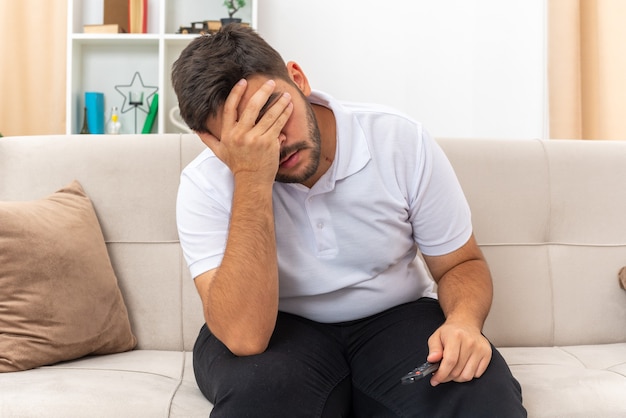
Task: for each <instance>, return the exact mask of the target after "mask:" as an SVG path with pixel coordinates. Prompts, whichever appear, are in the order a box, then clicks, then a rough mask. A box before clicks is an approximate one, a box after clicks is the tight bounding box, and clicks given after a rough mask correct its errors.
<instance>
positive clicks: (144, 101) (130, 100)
mask: <svg viewBox="0 0 626 418" xmlns="http://www.w3.org/2000/svg"><path fill="white" fill-rule="evenodd" d="M115 90H117V92H118V93H119V94H121V95H122V96H124V103H123V104H122V110H121V112H122V113H126V112H128V111H129V110H133V109H141V110H143V111H144V112H145V113H148V112H150V106H149V103H150V98H151V97H152V96H154V93H156V92H157V91H158V90H159V88H158V87H157V86H146V85H145V84H143V79H142V78H141V74H139V72H138V71H137V72H136V73H135V75H133V79H132V80H131V82H130V84H127V85H120V86H115ZM131 94H132V97H131ZM136 95H137V96H139V97H140V100H137V101H134V97H135V96H136Z"/></svg>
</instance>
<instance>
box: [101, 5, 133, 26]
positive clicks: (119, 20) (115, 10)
mask: <svg viewBox="0 0 626 418" xmlns="http://www.w3.org/2000/svg"><path fill="white" fill-rule="evenodd" d="M103 23H104V24H105V25H119V27H120V28H121V29H122V32H128V0H104V22H103ZM120 33H121V32H120Z"/></svg>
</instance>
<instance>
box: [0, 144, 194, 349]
mask: <svg viewBox="0 0 626 418" xmlns="http://www.w3.org/2000/svg"><path fill="white" fill-rule="evenodd" d="M202 147H203V144H202V143H201V142H200V140H199V139H198V138H197V137H196V136H195V135H178V134H171V135H122V136H108V135H89V136H84V135H74V136H65V135H59V136H41V137H14V138H1V139H0V200H30V199H38V198H41V197H44V196H47V195H48V194H50V193H52V192H54V191H56V190H58V189H59V188H61V187H63V186H65V185H66V184H68V183H69V182H70V181H72V180H73V179H77V180H78V181H79V182H80V183H81V185H82V186H83V188H84V189H85V191H86V193H87V194H88V195H89V197H90V198H91V200H92V201H93V204H94V207H95V209H96V213H97V215H98V219H99V221H100V224H101V227H102V231H103V233H104V238H105V241H106V242H107V248H108V250H109V255H110V257H111V262H112V264H113V267H114V269H115V272H116V274H117V277H118V281H119V285H120V288H121V290H122V293H123V295H124V299H125V301H126V305H127V306H128V310H129V316H130V320H131V326H132V329H133V332H134V333H135V335H136V336H137V339H138V347H139V348H144V349H171V350H180V349H186V350H190V349H191V348H192V347H193V342H194V340H195V337H196V336H197V333H198V331H199V329H200V326H201V324H202V322H203V317H202V310H201V307H200V299H199V298H198V296H197V294H196V290H195V287H194V285H193V282H192V280H191V279H190V277H189V274H188V271H187V267H186V265H185V262H184V260H183V257H182V254H181V251H180V245H179V242H178V234H177V232H176V222H175V200H176V192H177V189H178V183H179V177H180V172H181V170H182V168H183V167H184V166H185V165H186V164H187V163H188V162H189V161H191V159H193V157H194V156H195V155H197V154H198V153H199V152H200V150H201V149H202Z"/></svg>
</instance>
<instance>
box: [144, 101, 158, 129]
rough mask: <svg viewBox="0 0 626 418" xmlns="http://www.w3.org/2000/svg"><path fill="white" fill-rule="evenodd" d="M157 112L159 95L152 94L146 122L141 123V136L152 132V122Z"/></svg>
mask: <svg viewBox="0 0 626 418" xmlns="http://www.w3.org/2000/svg"><path fill="white" fill-rule="evenodd" d="M158 111H159V94H158V93H154V96H152V102H151V103H150V111H149V112H148V116H146V121H145V122H144V123H143V129H142V130H141V133H142V134H149V133H150V132H152V127H153V126H154V121H155V120H156V116H157V112H158Z"/></svg>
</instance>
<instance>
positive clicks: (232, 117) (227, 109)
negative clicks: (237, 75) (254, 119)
mask: <svg viewBox="0 0 626 418" xmlns="http://www.w3.org/2000/svg"><path fill="white" fill-rule="evenodd" d="M247 86H248V82H247V81H246V79H245V78H242V79H241V80H239V81H238V82H237V83H236V84H235V85H234V86H233V88H232V89H231V90H230V94H229V95H228V97H227V98H226V101H225V102H224V112H223V116H222V131H224V129H227V130H229V129H231V128H232V127H233V126H235V124H236V123H237V119H238V118H239V114H238V113H239V110H238V108H239V102H241V98H242V97H243V94H244V92H245V91H246V87H247Z"/></svg>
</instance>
